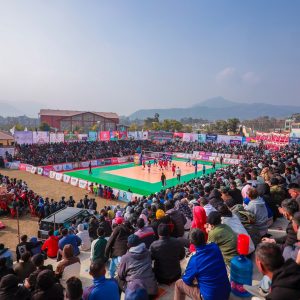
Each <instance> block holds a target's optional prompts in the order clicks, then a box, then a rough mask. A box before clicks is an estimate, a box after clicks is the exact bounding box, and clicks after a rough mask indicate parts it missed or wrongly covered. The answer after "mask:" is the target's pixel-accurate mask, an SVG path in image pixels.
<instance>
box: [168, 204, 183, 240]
mask: <svg viewBox="0 0 300 300" xmlns="http://www.w3.org/2000/svg"><path fill="white" fill-rule="evenodd" d="M166 214H167V215H168V216H170V218H171V221H172V223H173V224H174V230H173V232H172V233H171V235H172V236H173V237H181V236H183V235H184V225H185V223H186V222H187V220H186V217H185V216H184V214H183V213H182V212H181V211H179V210H176V209H174V208H172V209H170V210H168V211H167V212H166Z"/></svg>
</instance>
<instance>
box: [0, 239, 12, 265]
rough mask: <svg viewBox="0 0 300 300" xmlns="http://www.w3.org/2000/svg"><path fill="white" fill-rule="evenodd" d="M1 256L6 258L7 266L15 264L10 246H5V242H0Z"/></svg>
mask: <svg viewBox="0 0 300 300" xmlns="http://www.w3.org/2000/svg"><path fill="white" fill-rule="evenodd" d="M0 258H5V263H6V266H7V267H12V266H13V255H12V253H11V251H10V250H9V249H8V248H5V247H4V244H0Z"/></svg>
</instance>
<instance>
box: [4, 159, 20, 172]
mask: <svg viewBox="0 0 300 300" xmlns="http://www.w3.org/2000/svg"><path fill="white" fill-rule="evenodd" d="M6 168H8V169H11V170H20V162H19V161H13V162H10V163H9V166H7V167H6Z"/></svg>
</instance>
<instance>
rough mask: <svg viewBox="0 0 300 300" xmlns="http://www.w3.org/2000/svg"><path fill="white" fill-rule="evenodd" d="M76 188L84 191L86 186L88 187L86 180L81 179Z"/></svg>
mask: <svg viewBox="0 0 300 300" xmlns="http://www.w3.org/2000/svg"><path fill="white" fill-rule="evenodd" d="M78 186H79V187H80V188H81V189H86V188H87V186H88V182H87V181H86V180H83V179H80V180H79V181H78Z"/></svg>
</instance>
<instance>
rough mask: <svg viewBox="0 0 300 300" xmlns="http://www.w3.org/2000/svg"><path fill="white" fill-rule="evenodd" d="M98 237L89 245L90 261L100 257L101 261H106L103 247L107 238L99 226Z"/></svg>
mask: <svg viewBox="0 0 300 300" xmlns="http://www.w3.org/2000/svg"><path fill="white" fill-rule="evenodd" d="M97 234H98V238H97V239H96V240H93V241H92V245H91V256H90V259H91V261H95V260H98V259H101V260H102V261H104V262H106V261H107V257H105V248H106V244H107V240H106V238H105V233H104V229H103V228H102V227H99V228H98V229H97Z"/></svg>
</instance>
